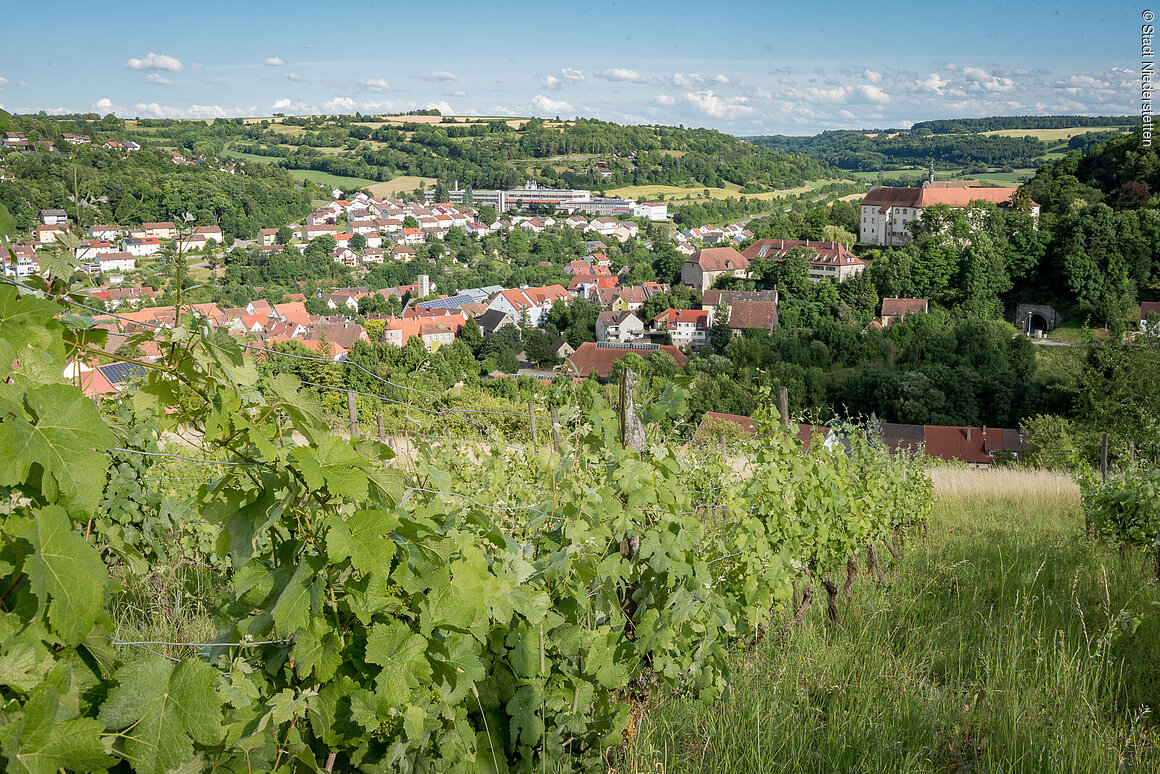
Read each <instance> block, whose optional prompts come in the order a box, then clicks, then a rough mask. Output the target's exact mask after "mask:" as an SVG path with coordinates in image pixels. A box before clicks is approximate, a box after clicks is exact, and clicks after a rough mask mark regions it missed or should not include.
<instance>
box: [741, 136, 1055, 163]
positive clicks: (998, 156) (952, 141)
mask: <svg viewBox="0 0 1160 774" xmlns="http://www.w3.org/2000/svg"><path fill="white" fill-rule="evenodd" d="M746 139H747V140H748V141H749V142H751V143H753V144H754V145H758V146H761V147H763V148H770V149H773V150H779V151H783V152H786V153H804V154H806V155H809V156H812V157H814V158H816V159H820V160H821V161H824V162H825V163H827V164H832V165H833V166H835V167H839V168H840V169H848V170H856V171H872V170H880V169H891V168H897V167H900V166H925V165H926V164H928V163H930V162H931V161H932V160H933V161H934V163H935V165H936V166H937V167H940V168H945V167H962V166H966V165H970V164H988V165H992V166H1004V165H1007V166H1012V167H1021V166H1029V165H1030V164H1031V163H1032V160H1033V159H1035V158H1036V157H1037V156H1041V155H1042V154H1043V153H1044V152H1046V150H1047V147H1046V145H1045V144H1044V143H1043V141H1041V140H1038V139H1036V138H1034V137H988V136H985V135H981V134H967V135H964V134H952V135H933V134H931V133H930V132H925V133H917V132H907V131H904V130H901V129H886V130H882V131H876V132H864V131H861V130H853V129H841V130H836V131H830V132H822V133H821V134H817V135H814V136H812V137H791V136H786V135H772V136H764V137H748V138H746Z"/></svg>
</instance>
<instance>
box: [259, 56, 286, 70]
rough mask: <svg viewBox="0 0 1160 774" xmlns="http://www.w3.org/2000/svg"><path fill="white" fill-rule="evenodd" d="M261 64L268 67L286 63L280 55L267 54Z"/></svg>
mask: <svg viewBox="0 0 1160 774" xmlns="http://www.w3.org/2000/svg"><path fill="white" fill-rule="evenodd" d="M262 64H264V65H266V66H268V67H281V66H282V65H284V64H286V63H285V62H284V61H283V60H282V58H281V57H277V56H268V57H266V58H265V59H263V60H262Z"/></svg>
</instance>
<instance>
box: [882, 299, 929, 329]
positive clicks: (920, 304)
mask: <svg viewBox="0 0 1160 774" xmlns="http://www.w3.org/2000/svg"><path fill="white" fill-rule="evenodd" d="M926 312H927V302H926V299H925V298H884V299H882V316H881V317H880V320H881V322H882V324H883V325H890V324H891V323H893V322H901V321H902V320H905V319H906V318H907V316H908V315H912V314H926Z"/></svg>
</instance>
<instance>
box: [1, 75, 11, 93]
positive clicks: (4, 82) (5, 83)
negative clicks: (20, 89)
mask: <svg viewBox="0 0 1160 774" xmlns="http://www.w3.org/2000/svg"><path fill="white" fill-rule="evenodd" d="M8 83H9V81H8V79H7V78H5V77H4V76H3V75H0V91H4V90H5V89H7V88H8Z"/></svg>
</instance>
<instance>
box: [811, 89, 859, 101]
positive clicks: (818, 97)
mask: <svg viewBox="0 0 1160 774" xmlns="http://www.w3.org/2000/svg"><path fill="white" fill-rule="evenodd" d="M805 93H806V96H807V97H809V98H810V99H811V100H813V101H814V102H831V103H833V102H845V101H846V99H847V98H848V97H849V96H850V87H849V86H834V87H832V88H828V89H819V88H816V87H813V86H811V87H810V88H808V89H806V91H805Z"/></svg>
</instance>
